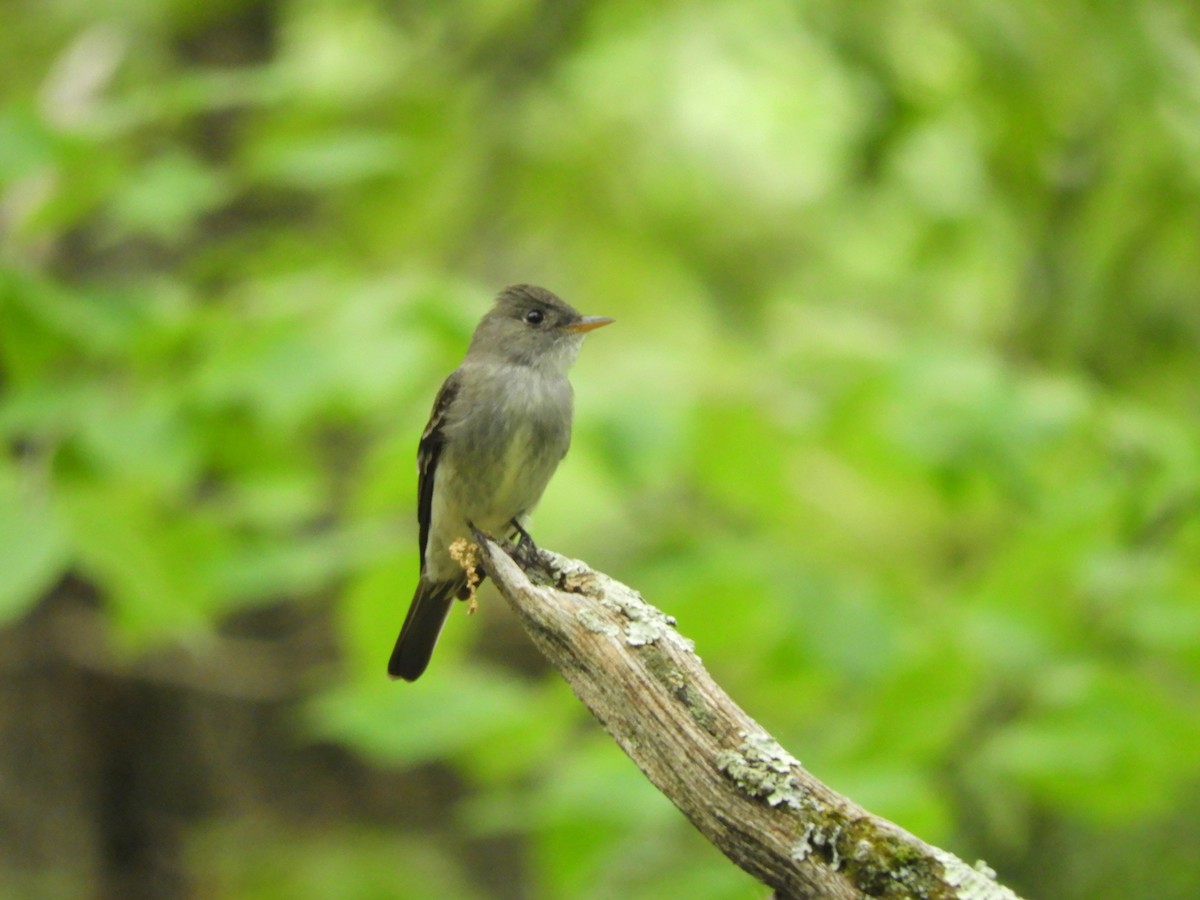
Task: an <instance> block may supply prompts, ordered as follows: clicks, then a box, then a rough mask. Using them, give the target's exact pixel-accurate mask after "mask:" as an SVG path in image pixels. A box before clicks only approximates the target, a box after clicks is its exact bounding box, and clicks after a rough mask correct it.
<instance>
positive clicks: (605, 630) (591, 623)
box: [575, 609, 621, 637]
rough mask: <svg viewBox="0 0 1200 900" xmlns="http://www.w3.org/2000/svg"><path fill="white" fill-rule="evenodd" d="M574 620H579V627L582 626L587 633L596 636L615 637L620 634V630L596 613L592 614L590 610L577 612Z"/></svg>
mask: <svg viewBox="0 0 1200 900" xmlns="http://www.w3.org/2000/svg"><path fill="white" fill-rule="evenodd" d="M575 618H576V619H578V620H579V624H580V625H582V626H583V627H584V628H586V629H587V630H588V631H591V632H594V633H596V634H607V635H611V636H613V637H616V636H617V635H618V634H620V633H621V629H620V628H618V627H617V626H616V625H614V624H613V623H612V622H609V621H607V620H605V619H603V618H601V617H600V616H598V615H596V613H594V612H592V611H591V610H590V609H581V610H579V611H578V612H576V613H575Z"/></svg>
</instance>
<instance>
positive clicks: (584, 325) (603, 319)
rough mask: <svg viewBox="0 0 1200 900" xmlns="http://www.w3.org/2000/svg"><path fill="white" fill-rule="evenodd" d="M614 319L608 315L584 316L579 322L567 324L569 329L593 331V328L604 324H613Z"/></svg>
mask: <svg viewBox="0 0 1200 900" xmlns="http://www.w3.org/2000/svg"><path fill="white" fill-rule="evenodd" d="M612 323H613V320H612V319H610V318H608V316H584V317H583V318H581V319H580V320H579V321H578V322H572V323H571V324H570V325H568V326H566V329H567V331H577V332H580V333H582V332H584V331H591V330H592V329H593V328H600V327H602V326H604V325H611V324H612Z"/></svg>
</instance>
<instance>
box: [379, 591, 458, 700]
mask: <svg viewBox="0 0 1200 900" xmlns="http://www.w3.org/2000/svg"><path fill="white" fill-rule="evenodd" d="M463 583H465V580H464V582H459V581H430V580H429V579H427V578H425V577H424V576H422V577H421V580H420V581H419V582H418V583H417V592H416V593H415V594H413V599H412V605H411V606H409V608H408V615H407V616H405V617H404V625H403V626H402V627H401V629H400V637H398V638H397V639H396V647H395V649H393V650H392V658H391V659H389V660H388V675H389V676H390V677H392V678H403V679H404V680H405V681H416V680H417V679H418V678H420V677H421V673H422V672H424V671H425V667H426V666H428V665H429V658H430V657H431V656H433V648H434V645H436V644H437V639H438V635H440V634H441V633H442V626H443V625H445V624H446V616H447V615H449V613H450V605H451V604H452V603H453V602H454V596H455V594H457V593H458V592H459V589H460V587H461V585H462V584H463Z"/></svg>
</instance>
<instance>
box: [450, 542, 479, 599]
mask: <svg viewBox="0 0 1200 900" xmlns="http://www.w3.org/2000/svg"><path fill="white" fill-rule="evenodd" d="M450 558H451V559H453V560H454V561H455V562H456V563H458V564H459V565H460V566H462V570H463V573H464V574H465V575H466V576H467V591H468V594H467V597H466V600H467V615H468V616H473V615H475V610H477V609H478V608H479V603H478V602H477V601H476V599H475V589H476V588H477V587H479V581H480V578H479V573H478V572H477V571H476V569H477V568H478V567H479V545H478V544H475V543H472V542H471V541H468V540H467V539H466V538H459V539H458V540H456V541H455V542H454V543H452V544H451V545H450Z"/></svg>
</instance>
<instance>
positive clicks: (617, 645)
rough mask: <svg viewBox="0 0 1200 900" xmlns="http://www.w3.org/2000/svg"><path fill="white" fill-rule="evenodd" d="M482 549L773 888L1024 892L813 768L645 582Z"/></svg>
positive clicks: (692, 812)
mask: <svg viewBox="0 0 1200 900" xmlns="http://www.w3.org/2000/svg"><path fill="white" fill-rule="evenodd" d="M481 554H482V561H483V565H484V568H485V569H486V571H487V574H488V575H490V576H491V577H492V579H493V580H494V581H495V582H496V584H497V586H498V587H499V589H500V592H501V593H502V594H503V595H504V597H505V599H506V600H507V601H508V603H509V604H510V605H511V606H512V608H513V610H514V611H515V612H516V614H517V616H518V618H519V619H520V621H521V623H522V625H523V626H524V627H525V630H526V631H527V632H528V633H529V635H530V637H531V638H532V639H533V641H534V643H535V644H536V645H537V647H538V649H539V650H540V651H541V652H542V653H543V654H544V655H545V656H546V658H547V659H548V660H549V661H550V662H551V664H553V665H554V667H555V668H556V669H558V671H559V672H560V673H562V676H563V677H564V678H565V679H566V680H567V682H568V683H569V684H570V685H571V687H572V689H573V690H574V691H575V694H576V695H577V696H578V697H579V699H580V700H582V701H583V703H584V704H585V705H586V706H587V707H588V709H590V710H591V711H592V713H593V714H594V715H595V716H596V718H597V719H598V720H599V721H600V724H601V725H602V726H603V727H604V728H605V729H606V730H607V731H608V733H609V734H610V735H612V737H613V739H614V740H615V741H616V742H617V743H618V744H619V745H620V746H621V749H623V750H624V751H625V752H626V754H628V755H629V757H630V758H631V759H632V760H633V761H634V762H635V763H636V764H637V766H638V767H639V768H640V769H641V770H642V772H644V773H645V775H646V777H647V778H649V779H650V781H651V782H653V784H654V785H655V787H657V788H658V789H659V790H660V791H662V792H663V793H664V794H665V795H666V796H667V797H668V798H669V799H670V800H671V802H672V803H674V804H675V805H676V806H677V807H678V808H679V809H680V811H682V812H683V814H684V815H686V816H687V817H688V818H689V819H690V820H691V821H692V823H693V824H694V825H695V826H696V827H697V828H698V829H699V830H700V831H701V832H702V833H703V834H704V836H705V837H706V838H708V840H710V841H711V842H712V843H713V844H714V845H716V846H717V847H718V848H719V849H720V850H721V851H722V852H723V853H724V854H725V855H726V856H728V857H729V858H730V859H731V860H732V861H733V862H735V863H736V864H737V865H738V866H740V867H741V868H742V869H744V870H745V871H747V872H749V873H750V874H751V875H753V876H754V877H755V878H757V879H758V880H760V881H761V882H763V883H764V884H766V885H769V886H770V887H772V888H774V889H775V892H776V896H777V897H780V898H802V897H822V898H836V900H842V898H846V900H849V898H862V897H888V898H900V897H920V898H931V900H942V898H972V900H1001V898H1003V900H1016V894H1014V893H1013V892H1012V891H1011V890H1009V889H1008V888H1005V887H1003V886H1002V885H1000V884H998V883H997V882H996V880H995V877H994V873H993V872H991V871H990V870H988V869H987V868H986V866H983V865H982V864H977V865H976V866H970V865H967V864H966V863H964V862H963V861H962V860H960V859H958V858H957V857H955V856H954V855H953V854H951V853H948V852H946V851H944V850H940V849H938V848H937V847H933V846H931V845H929V844H927V843H925V842H924V841H921V840H920V839H919V838H917V837H915V836H913V835H912V834H910V833H908V832H907V831H905V830H904V829H902V828H900V827H899V826H898V825H895V824H893V823H892V822H889V821H887V820H886V819H882V818H880V817H879V816H876V815H873V814H872V813H870V812H868V811H867V810H865V809H863V808H862V807H861V806H859V805H857V804H856V803H854V802H853V801H851V800H849V799H847V798H846V797H843V796H841V795H840V794H838V793H836V792H835V791H833V790H832V789H830V788H829V787H827V786H826V785H824V784H822V783H821V782H820V781H818V780H817V779H816V778H814V777H813V776H812V775H811V774H809V773H808V772H807V771H805V769H804V768H803V767H802V766H801V765H800V763H799V762H798V761H797V760H796V759H795V757H793V756H792V755H791V754H789V753H788V752H787V751H786V750H785V749H784V748H783V747H781V746H780V745H779V744H778V743H777V742H776V741H775V740H774V739H773V738H772V737H771V736H770V735H769V734H768V733H767V732H766V731H765V730H764V729H763V728H762V726H760V725H759V724H758V723H757V722H755V721H754V720H753V719H751V718H750V716H748V715H747V714H746V713H745V712H744V711H743V710H742V709H741V708H740V707H738V706H737V704H735V703H734V702H733V701H732V700H731V699H730V698H729V696H728V695H727V694H726V693H725V691H723V690H722V689H721V687H720V685H718V684H717V683H716V682H715V681H713V679H712V677H711V676H710V675H709V674H708V672H707V670H706V669H705V668H704V666H703V665H702V663H701V661H700V658H699V657H698V656H697V655H696V653H695V651H694V648H693V646H692V643H691V642H690V641H689V640H687V638H685V637H683V636H682V635H681V634H680V633H679V632H678V631H677V630H676V629H675V622H674V620H673V619H671V618H670V617H669V616H667V615H665V614H663V613H662V612H661V611H659V610H658V609H656V608H655V607H653V606H651V605H650V604H648V603H647V602H646V601H645V600H644V599H643V598H642V597H641V595H640V594H638V593H637V591H634V590H633V589H631V588H629V587H627V586H626V585H623V584H621V583H619V582H617V581H614V580H613V579H611V578H609V577H608V576H606V575H604V574H603V573H601V572H596V571H594V570H592V569H591V568H589V567H588V566H587V565H585V564H584V563H581V562H579V561H576V560H571V559H566V558H564V557H561V556H558V555H556V554H553V553H548V552H546V551H541V557H540V560H538V561H532V562H531V561H529V560H524V561H523V564H522V565H518V564H517V562H515V561H514V559H513V558H512V557H510V556H509V554H508V553H507V552H506V548H504V547H501V546H500V545H499V544H497V543H495V542H492V541H489V540H486V539H485V540H483V543H482V546H481ZM518 556H520V554H518Z"/></svg>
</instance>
